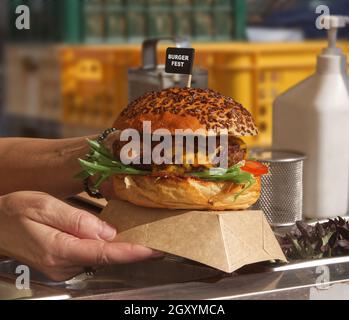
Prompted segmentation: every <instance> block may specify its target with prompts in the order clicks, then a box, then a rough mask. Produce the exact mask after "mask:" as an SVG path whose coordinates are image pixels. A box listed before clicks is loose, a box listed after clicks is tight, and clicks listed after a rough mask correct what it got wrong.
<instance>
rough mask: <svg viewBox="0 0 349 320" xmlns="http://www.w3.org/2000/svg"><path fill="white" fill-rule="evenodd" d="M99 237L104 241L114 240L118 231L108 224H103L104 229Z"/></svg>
mask: <svg viewBox="0 0 349 320" xmlns="http://www.w3.org/2000/svg"><path fill="white" fill-rule="evenodd" d="M99 236H100V237H101V238H102V239H103V240H113V239H114V238H115V236H116V229H115V228H113V227H112V226H110V225H109V224H108V223H106V222H103V228H102V231H101V233H100V234H99Z"/></svg>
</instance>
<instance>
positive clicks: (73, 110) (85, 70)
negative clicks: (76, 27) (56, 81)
mask: <svg viewBox="0 0 349 320" xmlns="http://www.w3.org/2000/svg"><path fill="white" fill-rule="evenodd" d="M138 55H139V54H138V53H137V52H133V54H132V52H128V51H127V50H115V49H113V48H103V47H76V48H69V47H64V48H61V55H60V56H61V65H62V71H61V94H62V103H63V106H62V110H63V123H64V124H71V125H74V124H76V125H81V126H90V127H95V128H100V127H104V128H106V127H110V126H111V125H112V123H113V120H115V118H116V116H117V115H118V113H119V112H120V111H121V110H122V109H123V107H124V106H126V105H127V89H128V88H127V70H128V68H129V67H131V66H136V65H138Z"/></svg>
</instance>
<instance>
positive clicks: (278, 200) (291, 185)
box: [251, 149, 305, 226]
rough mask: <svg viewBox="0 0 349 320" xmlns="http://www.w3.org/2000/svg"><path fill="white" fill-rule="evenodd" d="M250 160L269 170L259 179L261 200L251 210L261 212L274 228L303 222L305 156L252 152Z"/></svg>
mask: <svg viewBox="0 0 349 320" xmlns="http://www.w3.org/2000/svg"><path fill="white" fill-rule="evenodd" d="M251 156H252V157H253V158H255V159H256V160H258V161H260V162H262V163H263V164H264V165H266V166H267V167H268V168H269V173H268V174H267V175H264V176H262V179H261V180H262V181H261V182H262V190H261V196H260V199H259V200H258V202H257V203H256V204H255V205H254V209H260V210H263V212H264V214H265V215H266V217H267V219H268V221H269V223H270V224H271V225H273V226H287V225H292V224H294V223H295V222H296V221H298V220H302V213H303V162H304V159H305V156H304V155H303V154H300V153H295V152H289V151H281V150H272V149H254V150H252V151H251Z"/></svg>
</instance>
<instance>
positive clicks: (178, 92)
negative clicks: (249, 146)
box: [114, 88, 258, 136]
mask: <svg viewBox="0 0 349 320" xmlns="http://www.w3.org/2000/svg"><path fill="white" fill-rule="evenodd" d="M143 121H151V127H152V132H153V131H154V130H156V129H161V128H166V129H168V130H169V131H170V132H171V134H174V133H175V130H176V129H183V130H185V129H192V130H194V131H195V130H197V129H204V130H205V133H208V130H213V131H214V132H215V133H219V131H220V130H221V129H227V130H228V134H229V135H233V136H254V135H257V134H258V129H257V127H256V125H255V123H254V121H253V118H252V116H251V114H250V113H249V112H248V111H247V110H246V109H245V108H244V107H243V106H242V105H241V104H240V103H238V102H236V101H235V100H233V99H232V98H230V97H226V96H223V95H222V94H220V93H218V92H216V91H214V90H211V89H196V88H170V89H165V90H162V91H159V92H149V93H146V94H144V95H142V96H141V97H139V98H137V99H136V100H134V101H133V102H131V103H130V104H129V105H128V106H127V107H126V108H125V109H124V110H123V111H122V112H121V114H120V115H119V117H118V118H117V119H116V121H115V123H114V127H115V128H117V129H119V130H124V129H128V128H130V129H136V130H137V131H139V132H142V130H143Z"/></svg>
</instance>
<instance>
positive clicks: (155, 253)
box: [152, 250, 165, 258]
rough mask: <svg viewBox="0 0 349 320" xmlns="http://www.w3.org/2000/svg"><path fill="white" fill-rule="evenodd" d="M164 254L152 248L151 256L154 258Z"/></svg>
mask: <svg viewBox="0 0 349 320" xmlns="http://www.w3.org/2000/svg"><path fill="white" fill-rule="evenodd" d="M164 255H165V253H164V252H161V251H157V250H153V254H152V257H154V258H160V257H163V256H164Z"/></svg>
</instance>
